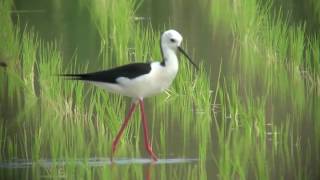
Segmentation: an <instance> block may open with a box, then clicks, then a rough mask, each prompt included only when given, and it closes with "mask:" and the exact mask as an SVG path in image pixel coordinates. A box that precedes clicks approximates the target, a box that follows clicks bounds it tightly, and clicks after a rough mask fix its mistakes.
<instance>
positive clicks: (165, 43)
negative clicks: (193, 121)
mask: <svg viewBox="0 0 320 180" xmlns="http://www.w3.org/2000/svg"><path fill="white" fill-rule="evenodd" d="M182 39H183V38H182V36H181V34H180V33H178V32H177V31H176V30H173V29H170V30H168V31H165V32H164V33H163V34H162V36H161V53H162V56H163V58H164V59H166V57H165V56H166V54H167V52H168V51H169V52H170V51H174V54H175V53H176V52H177V50H179V51H180V52H181V53H182V54H183V55H185V56H186V58H187V59H188V60H189V61H190V63H191V64H193V65H194V66H195V67H196V68H198V67H197V65H196V64H195V63H194V62H193V61H192V60H191V58H190V56H189V55H188V54H187V53H186V52H185V51H184V50H183V48H182V47H181V43H182ZM174 56H176V55H174Z"/></svg>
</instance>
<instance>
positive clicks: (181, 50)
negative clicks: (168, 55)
mask: <svg viewBox="0 0 320 180" xmlns="http://www.w3.org/2000/svg"><path fill="white" fill-rule="evenodd" d="M178 49H179V51H180V52H181V53H182V54H183V55H184V56H185V57H186V58H187V59H188V60H189V62H190V63H191V64H192V65H194V67H195V68H196V69H197V70H198V69H199V68H198V66H197V65H196V64H195V63H194V62H193V61H192V60H191V58H190V56H189V55H188V54H187V53H186V52H185V51H184V50H183V49H182V47H180V46H178Z"/></svg>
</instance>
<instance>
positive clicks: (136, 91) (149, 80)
mask: <svg viewBox="0 0 320 180" xmlns="http://www.w3.org/2000/svg"><path fill="white" fill-rule="evenodd" d="M174 77H175V76H168V75H161V74H155V73H151V74H146V75H143V76H140V77H138V78H135V79H128V78H119V80H118V82H119V86H121V87H122V89H123V90H122V94H123V95H126V96H130V97H137V98H143V97H148V96H152V95H155V94H158V93H160V92H162V91H164V90H165V89H167V88H168V87H169V86H170V85H171V83H172V81H173V79H174Z"/></svg>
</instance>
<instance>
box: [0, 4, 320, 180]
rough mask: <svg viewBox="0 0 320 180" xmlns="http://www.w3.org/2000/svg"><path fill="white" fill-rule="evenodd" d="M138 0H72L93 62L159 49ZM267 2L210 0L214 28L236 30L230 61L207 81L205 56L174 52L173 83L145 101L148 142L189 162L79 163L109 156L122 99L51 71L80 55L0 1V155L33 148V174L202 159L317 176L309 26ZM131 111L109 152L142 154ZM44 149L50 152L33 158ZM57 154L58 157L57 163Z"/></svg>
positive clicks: (135, 173) (247, 169)
mask: <svg viewBox="0 0 320 180" xmlns="http://www.w3.org/2000/svg"><path fill="white" fill-rule="evenodd" d="M139 3H141V2H140V1H135V0H130V1H125V0H120V1H117V2H115V1H107V0H102V1H101V0H99V1H88V0H82V1H81V7H82V8H83V10H86V11H89V14H90V16H91V19H92V21H93V22H94V24H95V26H96V29H97V30H98V32H99V35H100V40H101V51H100V56H99V59H98V60H96V61H97V62H96V63H97V64H99V65H100V66H102V67H103V69H106V68H110V67H113V66H116V65H122V64H126V63H130V62H135V61H140V60H149V59H151V57H153V58H154V59H160V57H161V54H160V51H159V38H160V32H159V31H157V30H154V29H152V27H151V26H150V25H146V26H143V25H142V24H141V23H140V22H138V21H136V20H135V17H134V15H135V11H136V9H137V8H138V7H139ZM271 5H272V4H271V1H270V2H269V1H268V2H267V3H265V4H261V3H260V2H258V1H257V0H245V1H243V2H241V3H239V2H236V1H232V2H231V1H222V0H217V1H214V2H213V3H212V9H211V11H212V21H213V22H214V28H213V31H216V30H217V28H221V29H223V31H224V32H225V34H227V35H226V36H225V37H227V36H228V35H230V34H231V35H232V37H233V39H234V42H233V44H234V45H233V49H232V50H231V52H230V53H232V55H231V62H232V63H231V64H232V65H231V66H230V67H228V69H231V71H230V72H228V73H224V72H222V73H219V78H218V83H217V85H216V87H215V90H214V91H212V90H211V87H213V86H214V85H213V83H212V82H210V81H211V80H210V79H209V78H208V77H209V76H208V74H210V73H208V72H207V71H205V70H204V69H206V68H205V64H201V65H200V69H199V71H196V70H195V69H193V67H192V66H190V65H189V64H187V63H185V62H186V61H184V59H183V58H182V60H181V64H180V70H179V74H178V76H177V79H176V80H175V82H174V84H173V87H172V88H170V89H169V90H168V91H167V92H166V93H163V94H162V95H159V96H157V97H154V98H151V99H150V100H148V101H147V104H148V106H147V108H148V109H149V111H148V117H149V119H150V121H149V126H150V130H151V133H152V137H151V139H152V144H153V149H154V150H155V151H156V152H159V153H160V154H159V156H160V158H177V157H181V158H190V157H191V158H197V159H199V163H197V164H196V165H192V164H191V165H190V164H182V165H176V166H174V168H168V166H166V165H159V166H158V165H153V164H151V165H145V166H137V165H133V166H130V165H123V166H116V167H111V168H109V166H102V167H90V165H89V164H88V163H89V159H90V158H94V157H109V155H110V149H111V148H110V145H111V141H112V138H113V137H114V136H115V134H116V133H117V129H118V128H119V126H120V124H121V123H122V118H123V117H124V115H125V111H126V107H127V106H128V105H127V103H124V102H125V99H124V98H123V97H120V96H114V95H111V94H108V93H105V91H104V90H102V89H98V88H93V87H91V86H89V85H87V84H84V83H82V82H75V81H66V80H64V79H60V78H58V77H57V76H56V74H60V73H66V72H67V73H78V72H86V71H91V70H92V69H90V68H91V67H90V64H89V63H90V62H88V64H79V62H78V60H77V55H75V56H74V57H73V58H72V59H70V60H69V61H72V63H69V64H68V65H69V67H65V60H64V59H63V56H62V54H61V50H60V47H59V43H57V42H44V41H43V40H41V38H39V37H38V36H37V34H36V30H34V29H32V28H29V27H24V28H22V30H20V29H21V28H20V27H17V26H14V25H13V23H12V21H11V19H10V9H11V6H12V1H11V0H4V1H2V2H0V22H1V23H0V24H3V25H4V26H3V27H4V28H5V29H2V30H1V31H0V40H1V41H0V58H4V59H5V60H7V62H8V68H7V69H6V70H3V69H0V81H1V82H5V83H6V85H5V86H1V87H0V92H1V94H0V100H1V102H5V103H6V105H7V106H8V107H9V108H7V109H8V112H4V110H3V109H4V108H3V105H2V106H1V114H2V115H4V116H1V117H0V120H1V121H0V122H1V124H0V140H1V141H0V149H1V156H0V161H1V162H5V161H11V160H13V159H28V160H32V161H33V162H36V164H35V165H33V166H32V175H31V176H33V177H37V178H72V179H75V178H77V179H78V178H80V179H97V178H98V179H102V178H103V179H106V178H110V177H111V178H112V179H142V178H144V177H145V178H148V177H151V178H158V177H159V179H180V177H181V176H182V177H184V178H185V179H209V178H212V175H211V174H210V172H212V171H213V172H215V173H214V175H213V177H218V178H219V179H250V178H254V179H312V178H314V177H319V172H318V171H317V170H318V169H319V168H320V165H319V162H320V156H319V150H320V143H319V142H320V139H319V138H320V131H319V129H320V123H319V121H318V119H319V117H320V114H319V112H318V108H319V106H320V104H319V102H320V101H319V88H320V87H319V86H320V78H319V72H320V70H319V68H320V65H319V64H320V63H319V58H320V48H319V38H318V37H317V36H313V37H310V36H308V35H307V34H306V32H305V31H306V30H305V29H306V27H305V24H299V25H290V24H289V23H288V21H287V19H286V18H284V17H283V16H281V15H280V14H282V13H279V15H278V14H277V15H271ZM222 9H223V11H222ZM219 32H221V30H220V31H219ZM186 39H187V38H186ZM1 42H8V43H1ZM146 52H149V54H146ZM223 60H224V59H222V62H223ZM224 65H225V64H224V63H222V67H221V69H224V68H223V66H224ZM213 102H214V103H215V104H213ZM149 104H150V106H149ZM212 108H213V109H212ZM10 109H14V110H10ZM11 111H12V112H11ZM9 120H10V121H9ZM139 121H140V115H139V111H138V110H137V112H135V114H134V116H133V119H132V121H131V123H130V124H129V127H128V130H127V131H126V132H125V134H124V137H123V140H122V142H121V143H120V145H119V149H118V152H117V155H116V156H117V157H147V155H146V153H145V152H144V148H143V146H142V141H141V140H140V139H141V138H142V137H141V129H140V123H139ZM305 131H308V133H307V134H306V133H305ZM139 136H140V137H139ZM46 159H50V160H51V161H52V162H53V163H56V164H54V165H52V166H50V167H43V165H42V164H41V162H42V161H41V160H44V161H45V160H46ZM79 159H81V160H82V161H81V164H80V165H79V162H78V161H77V160H79ZM59 160H66V161H67V162H68V163H67V164H65V165H64V166H61V164H59ZM212 161H214V164H213V163H211V162H212ZM154 166H156V169H157V171H154V168H155V167H154ZM308 167H312V168H308ZM0 172H4V171H3V170H0ZM14 172H15V171H12V172H10V173H8V174H6V175H7V177H14ZM11 173H12V174H11ZM26 174H27V173H26ZM27 175H28V174H27ZM4 176H5V175H4Z"/></svg>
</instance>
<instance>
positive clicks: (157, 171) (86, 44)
mask: <svg viewBox="0 0 320 180" xmlns="http://www.w3.org/2000/svg"><path fill="white" fill-rule="evenodd" d="M275 2H278V1H275ZM290 2H291V3H292V4H294V6H285V7H286V8H285V10H284V12H285V13H286V12H290V11H292V10H294V16H293V18H292V19H291V21H290V23H292V24H295V23H298V22H300V21H301V19H305V20H309V19H308V18H305V17H308V16H311V15H308V14H307V13H308V12H306V11H305V9H301V12H300V13H299V12H297V11H296V10H297V6H298V5H297V4H299V3H297V2H298V1H290ZM279 4H281V3H279ZM279 4H277V3H276V4H275V7H278V6H279ZM209 7H210V2H208V1H205V0H202V1H193V0H186V1H170V0H165V1H156V0H145V1H144V2H143V3H142V4H141V7H140V8H139V9H138V11H137V13H136V18H137V19H138V20H137V21H139V22H140V23H142V24H143V25H145V26H147V24H148V23H151V25H152V27H153V28H154V29H156V30H160V31H162V30H163V29H164V28H163V27H164V25H165V27H166V28H173V29H177V30H178V31H179V32H181V33H182V35H183V37H184V41H185V43H186V44H187V50H188V51H189V53H191V54H192V56H193V59H194V60H195V61H196V62H197V63H200V62H203V63H204V64H205V68H206V69H207V70H210V72H211V73H210V74H209V75H210V78H209V79H210V81H211V83H210V84H211V89H212V90H215V89H216V85H217V80H218V76H219V71H220V64H221V63H222V67H221V76H224V77H226V79H228V78H230V79H236V80H235V81H237V82H239V86H240V89H241V88H243V89H245V88H246V86H247V84H246V83H245V81H247V79H246V77H243V76H241V75H243V74H241V75H240V74H239V75H236V76H235V75H234V74H235V72H234V69H232V68H231V64H232V63H231V59H232V48H234V46H236V45H234V44H235V42H234V38H233V37H232V35H231V33H230V31H227V30H226V29H225V28H222V27H220V26H216V25H215V24H214V23H212V22H210V21H211V20H210V18H209V17H208V16H209V15H208V14H209V11H210V9H209ZM14 8H15V9H16V10H17V11H14V12H13V13H12V18H13V20H14V21H15V23H17V22H19V23H20V26H21V29H23V28H24V27H25V25H26V24H28V27H34V29H35V30H36V32H37V33H39V37H40V38H42V39H44V40H48V41H51V40H58V41H59V44H61V48H60V49H59V50H61V51H62V56H63V59H64V61H65V63H66V64H67V65H68V64H71V63H70V61H71V60H73V59H72V57H74V56H75V55H76V56H77V59H78V62H77V63H78V65H79V66H81V65H87V64H89V65H88V70H89V71H95V70H97V69H101V67H100V64H99V63H97V61H95V60H96V59H98V58H101V57H99V56H98V54H99V51H100V37H99V32H98V30H97V28H96V27H95V25H94V23H93V22H92V19H90V13H89V12H88V10H87V9H85V8H84V9H83V8H80V7H79V1H75V0H71V1H41V0H29V1H24V0H15V6H14ZM291 8H292V9H291ZM299 14H300V16H299ZM17 15H18V16H19V18H17ZM295 20H296V21H295ZM309 24H311V25H310V26H308V32H309V33H314V31H312V29H313V27H318V26H317V25H318V23H317V22H310V23H309ZM186 44H184V45H186ZM239 54H240V53H239ZM237 55H238V54H237ZM236 59H237V58H236ZM88 62H90V63H88ZM0 73H3V72H0ZM3 74H4V73H3ZM209 75H208V76H209ZM257 79H258V81H259V77H257ZM293 79H294V78H293ZM228 80H229V79H228ZM284 82H285V81H284ZM228 83H229V81H228ZM259 83H260V82H258V83H253V92H252V94H249V95H248V94H245V93H243V94H242V95H243V96H242V97H240V98H239V99H240V100H239V101H241V100H242V99H244V98H247V97H248V96H250V97H253V99H254V98H257V99H259V97H260V96H261V95H262V96H263V92H264V91H263V89H262V88H261V86H260V85H261V84H259ZM295 83H296V81H293V83H292V84H289V85H287V84H285V85H283V87H284V89H285V90H282V89H275V90H274V92H275V93H274V94H277V95H278V93H279V94H281V93H282V92H283V91H284V92H285V93H284V94H287V96H288V98H287V97H284V96H282V98H283V99H282V98H279V96H276V95H274V96H272V95H271V97H268V99H267V100H266V101H265V103H266V104H264V105H265V107H263V108H261V109H259V110H261V111H262V112H261V114H258V115H252V114H249V113H250V110H248V114H237V113H238V112H235V113H234V114H232V112H231V110H230V112H229V111H228V112H227V111H226V112H225V111H224V110H223V108H222V107H221V106H220V104H215V105H212V106H213V107H212V109H213V110H214V111H216V112H217V114H216V116H217V117H218V120H221V121H218V122H214V123H212V124H210V123H208V124H201V123H203V122H205V121H206V119H208V117H205V116H207V115H208V114H209V115H211V113H208V114H207V113H206V112H205V107H201V105H199V104H198V106H197V105H195V104H196V103H197V102H196V101H195V100H194V101H195V102H193V100H190V101H192V104H190V103H189V101H188V102H187V103H186V104H184V103H185V102H184V101H183V99H189V98H190V99H191V98H192V97H189V96H188V95H180V96H178V98H176V99H174V100H172V99H170V98H168V99H169V100H168V101H161V100H159V101H158V100H157V99H156V100H151V101H150V102H157V103H158V104H156V103H154V104H151V103H150V105H149V104H148V106H147V110H148V119H149V120H150V121H149V126H150V127H151V128H150V131H151V133H152V134H153V141H152V143H153V145H154V147H155V149H156V153H161V159H159V161H157V162H155V163H154V162H152V161H151V160H150V159H148V158H137V157H141V156H142V157H147V155H146V153H145V150H144V148H143V146H142V143H141V142H142V135H141V132H136V131H135V130H132V129H134V128H132V129H130V130H131V131H130V130H129V133H131V134H136V135H134V136H133V137H132V139H130V140H131V141H132V142H133V143H132V144H135V142H138V143H137V144H138V145H140V146H139V147H132V146H134V145H132V144H127V146H129V147H130V148H128V149H121V148H120V152H119V154H117V155H116V159H115V161H114V163H111V161H110V159H109V158H108V156H107V155H106V156H102V155H101V154H104V153H103V152H105V149H106V148H107V147H108V145H109V144H108V143H109V142H106V143H105V144H103V145H102V146H106V147H105V148H103V147H99V148H100V149H99V150H97V153H100V154H99V157H92V156H89V157H92V158H86V159H83V158H81V156H82V155H81V154H80V155H79V154H77V155H75V156H76V157H77V158H74V159H72V158H70V159H63V158H62V159H57V160H53V159H46V158H44V157H48V156H50V154H45V153H44V155H43V154H42V155H43V157H42V156H40V157H39V160H29V159H19V158H16V159H14V158H13V159H10V160H7V161H1V162H0V177H4V178H7V179H21V178H23V179H25V178H29V179H41V178H57V179H60V178H63V179H74V178H76V177H77V178H82V179H90V178H91V179H105V178H110V177H111V179H215V178H221V179H228V178H226V177H237V179H244V178H243V175H242V174H241V172H242V171H241V170H238V169H241V166H243V165H245V168H244V169H245V171H247V174H246V175H247V176H244V177H247V178H248V179H255V178H257V177H256V176H254V175H253V174H255V173H256V172H254V170H256V169H255V167H256V166H259V165H260V166H261V164H264V163H265V162H266V161H267V160H268V161H271V162H276V161H278V160H279V164H272V163H270V164H271V165H270V170H269V169H268V167H264V166H263V167H264V168H265V169H267V170H265V171H267V172H269V173H270V174H271V175H269V176H267V175H266V176H265V177H266V178H267V177H269V178H270V179H272V178H273V177H274V179H277V178H279V176H278V175H279V174H282V175H283V176H282V177H287V178H295V177H293V175H292V174H294V173H293V172H295V171H297V169H303V168H305V167H308V166H310V164H309V163H304V161H306V162H309V161H308V160H309V159H313V158H317V157H318V155H317V149H313V148H309V147H312V146H313V142H312V140H313V139H317V138H315V137H311V140H310V139H309V136H313V135H314V134H313V133H314V129H313V127H314V122H315V120H316V119H317V118H319V114H318V112H317V109H319V107H320V103H319V94H317V92H316V91H314V89H311V90H310V89H308V88H305V87H304V86H299V85H300V84H298V85H296V84H295ZM293 87H295V88H294V89H295V90H296V89H298V90H300V88H301V89H302V90H301V91H299V92H297V93H296V94H294V93H293V95H296V96H293V97H294V98H293V99H290V98H291V96H290V95H291V94H290V93H291V92H292V91H290V88H293ZM89 88H90V87H88V89H89ZM243 89H241V90H243ZM88 92H89V91H88ZM37 94H39V93H37ZM239 94H241V92H240V93H239ZM107 96H108V95H107ZM230 96H231V95H230ZM297 96H299V97H302V98H301V99H302V100H301V99H299V98H297ZM231 97H232V96H231ZM104 98H105V97H104V96H103V97H102V98H101V99H102V100H101V101H102V103H103V102H104V101H105V100H110V99H104ZM263 98H264V97H262V98H261V99H262V100H261V101H262V102H264V101H263ZM231 99H232V98H231ZM288 99H289V100H288ZM86 100H87V99H86ZM86 100H84V102H83V103H87V102H86ZM259 100H260V99H259ZM259 100H258V102H259ZM16 101H18V102H19V100H16ZM39 101H41V99H40V100H39ZM8 102H9V101H8ZM20 103H21V102H20ZM22 103H23V102H22ZM33 103H34V104H33ZM37 103H38V102H31V103H30V104H31V105H30V108H28V109H27V110H25V111H23V112H21V114H22V115H21V116H22V117H24V115H25V114H27V116H28V115H29V114H30V117H32V118H39V119H41V118H43V117H44V118H45V117H46V118H48V117H49V118H51V116H54V114H48V115H45V114H42V110H41V108H38V106H36V105H35V104H37ZM100 103H101V102H100ZM219 103H220V102H219ZM299 103H300V104H299ZM17 104H19V103H17ZM159 104H160V105H159ZM163 104H165V105H163ZM226 104H228V103H226ZM230 104H232V103H230ZM32 105H34V106H32ZM68 105H69V104H66V108H68ZM70 106H75V105H74V104H72V105H70ZM177 106H178V107H177ZM230 106H231V105H230ZM258 106H260V104H259V103H256V104H254V103H253V107H258ZM0 107H1V111H0V112H1V115H2V117H1V118H2V119H5V123H6V127H8V129H9V130H8V131H12V132H9V134H10V133H12V134H15V133H16V132H15V129H14V127H15V126H17V127H20V124H18V125H16V124H13V123H10V122H12V121H13V120H17V121H18V122H19V123H21V124H23V123H22V122H23V121H22V120H21V119H19V116H17V115H16V114H19V113H20V112H19V113H16V112H14V110H13V109H17V110H18V111H19V109H20V106H19V105H18V107H15V105H14V103H13V105H10V106H4V105H2V106H0ZM12 107H15V108H12ZM85 107H89V106H85ZM43 108H46V107H43ZM49 108H50V106H49ZM121 108H122V109H124V108H123V106H121ZM210 109H211V107H210ZM221 109H222V110H221ZM254 110H255V109H254ZM221 111H222V112H221ZM291 112H293V113H291ZM295 112H296V113H295ZM223 113H225V114H223ZM124 114H125V113H124V112H118V114H117V115H116V116H117V117H118V119H121V118H122V115H124ZM135 114H136V115H135V119H134V120H133V121H134V124H135V125H134V127H136V126H139V123H140V121H138V119H139V117H138V114H139V113H138V112H135ZM104 115H105V116H104V118H105V119H108V115H109V114H104ZM234 115H235V116H236V118H235V119H236V120H237V122H236V123H239V129H240V130H239V132H238V134H235V135H234V136H241V137H242V136H243V137H246V135H247V134H246V132H252V131H254V133H253V134H254V135H253V136H255V135H256V136H258V134H259V132H261V131H262V132H264V130H263V128H265V129H266V134H265V136H267V138H266V139H267V141H266V147H265V149H263V148H261V147H264V146H263V145H262V146H259V145H260V143H261V142H263V140H264V139H262V140H260V139H258V140H257V139H250V138H248V142H250V143H248V144H250V145H251V146H255V145H257V147H256V149H255V147H253V148H252V149H253V151H248V153H252V155H248V154H247V153H246V152H242V150H245V149H246V148H241V146H245V145H246V143H245V142H243V141H240V142H237V141H236V138H235V137H233V136H232V135H230V134H232V133H230V134H228V133H226V134H227V135H230V137H228V136H227V135H226V138H225V139H224V138H221V134H224V133H221V132H218V130H217V129H218V128H217V126H218V125H220V126H223V128H221V129H222V130H227V129H228V128H230V129H232V128H234V127H233V125H232V124H233V121H231V120H232V119H233V118H234ZM47 116H48V117H47ZM251 116H252V117H251ZM260 116H263V117H266V124H264V125H260V124H259V122H258V121H257V122H256V123H255V124H254V126H252V127H251V126H250V127H249V128H248V129H249V130H248V129H246V127H245V125H244V124H245V123H246V122H243V121H241V120H242V119H245V120H246V119H259V117H260ZM300 116H301V117H300ZM293 117H300V118H301V119H303V121H302V122H301V128H299V129H298V128H297V129H290V128H293V127H291V126H290V124H291V123H292V124H293V122H290V120H292V119H294V118H293ZM210 118H212V119H214V117H210ZM66 120H69V119H68V118H66ZM168 120H169V121H168ZM184 120H185V121H187V122H190V124H187V123H183V121H184ZM119 121H120V120H119ZM269 121H270V122H269ZM285 121H287V122H288V123H287V124H286V123H283V122H285ZM96 123H97V125H96V126H97V127H99V124H98V123H99V122H96ZM241 123H243V124H241ZM299 123H300V122H299ZM299 123H297V124H299ZM199 124H201V125H199ZM283 124H284V125H283ZM108 125H109V124H108ZM21 126H22V125H21ZM224 126H225V127H224ZM237 126H238V124H237ZM295 126H296V125H295ZM205 127H207V128H208V129H210V131H209V132H208V133H209V135H207V134H201V133H202V131H201V130H203V132H205V130H204V128H205ZM286 127H290V128H287V129H286ZM26 128H28V126H26ZM97 129H98V128H97ZM102 129H103V128H102ZM136 129H139V128H136ZM163 129H164V130H163ZM199 129H200V131H199ZM279 129H281V130H283V129H284V130H283V133H282V134H279V133H278V131H280V130H279ZM99 130H101V129H98V130H97V131H99ZM140 131H141V129H140ZM230 132H233V130H231V131H230ZM90 133H92V132H89V133H88V134H89V135H88V136H89V137H85V138H87V139H90V138H92V136H93V137H94V135H92V134H90ZM94 133H96V132H94ZM139 133H140V134H139ZM161 133H165V134H166V135H165V136H164V135H163V134H161ZM220 133H221V134H220ZM255 133H256V134H255ZM21 134H22V133H21ZM97 134H98V133H97ZM277 136H279V137H277ZM280 136H285V137H284V138H283V139H286V140H288V142H290V143H288V144H290V146H289V147H287V146H286V145H285V143H286V142H282V141H280V140H278V139H277V138H279V139H281V137H280ZM296 136H298V137H299V141H297V142H294V141H295V139H293V138H292V137H296ZM18 137H19V136H18ZM163 137H165V139H161V138H163ZM202 137H205V138H202ZM103 138H105V137H103ZM219 138H221V139H223V140H225V144H224V142H219ZM233 138H234V141H235V142H233V141H232V139H233ZM290 138H291V139H290ZM13 139H14V138H13ZM138 139H140V144H139V140H138ZM230 139H231V140H230ZM90 140H91V139H90ZM90 140H88V141H89V142H90V143H91V144H89V146H95V144H94V142H95V141H94V140H92V142H91V141H90ZM88 141H85V140H84V142H88ZM226 141H231V142H232V143H230V144H232V146H229V144H228V143H229V142H228V143H227V142H226ZM68 143H70V142H68ZM71 143H72V142H71ZM243 144H244V145H243ZM294 144H299V145H301V144H302V147H303V148H301V149H295V148H294ZM201 145H203V146H201ZM227 145H228V146H227ZM26 146H27V145H26ZM75 146H76V144H75ZM124 146H125V145H124ZM282 146H283V147H284V148H283V152H282V154H281V153H279V154H276V153H275V149H280V148H281V147H282ZM236 147H239V149H240V151H241V152H239V153H238V152H237V151H236V150H235V152H236V153H238V154H233V150H234V149H236ZM297 147H298V146H297ZM299 147H300V146H299ZM28 148H30V147H27V148H26V150H23V149H21V150H19V152H17V153H18V154H19V153H20V154H23V155H24V154H27V152H28V150H29V149H28ZM201 148H202V149H201ZM260 148H261V149H260ZM7 149H9V147H7ZM97 149H98V148H97ZM101 149H102V150H101ZM203 149H205V150H203ZM247 149H249V148H247ZM201 150H202V151H204V152H205V153H200V151H201ZM20 151H21V152H20ZM57 151H58V150H57ZM101 151H103V152H102V153H101ZM264 151H265V152H264ZM281 151H282V150H281ZM129 152H130V153H131V152H132V154H130V153H129ZM228 152H230V154H231V155H230V154H228ZM255 152H261V154H259V155H265V158H264V157H263V158H261V159H259V158H257V159H258V160H260V161H259V162H258V161H255V162H249V161H250V160H248V159H249V158H248V159H246V158H247V157H253V156H258V155H257V154H254V153H255ZM295 152H298V153H295ZM95 153H96V152H95ZM273 153H274V154H276V155H274V154H273ZM290 153H292V154H290ZM88 154H89V153H88V152H85V153H83V156H88ZM202 154H205V156H204V158H201V157H200V156H201V155H202ZM297 154H298V155H297ZM300 154H310V156H306V157H304V156H302V157H301V156H299V155H300ZM229 156H230V157H231V158H230V157H229ZM233 156H237V157H239V158H235V159H236V160H239V162H234V161H233V159H232V157H233ZM290 156H291V158H290ZM296 156H297V157H296ZM79 157H80V158H79ZM124 157H125V158H124ZM128 157H132V158H128ZM178 157H181V158H178ZM188 157H190V158H188ZM288 157H289V158H288ZM228 158H230V159H228ZM242 158H243V159H242ZM4 159H5V158H4ZM276 159H278V160H276ZM301 159H302V160H301ZM231 161H233V162H231ZM247 161H248V163H246V162H247ZM243 162H245V163H243ZM224 163H225V164H224ZM241 163H243V164H241ZM229 164H232V167H231V166H230V168H228V167H229ZM290 164H294V165H292V166H291V165H290ZM306 164H307V165H308V166H307V165H306ZM285 165H286V167H288V168H282V167H281V166H285ZM266 166H267V165H266ZM278 166H279V167H278ZM314 167H318V166H317V165H315V166H314ZM237 168H238V169H237ZM264 168H259V170H261V172H259V173H261V174H263V172H264V171H263V170H264ZM229 169H231V170H230V171H228V170H229ZM306 172H309V171H306ZM228 173H229V174H233V175H232V176H231V175H230V176H224V175H225V174H228ZM266 174H268V173H266ZM306 174H307V175H306V176H302V177H315V176H316V175H317V172H316V170H315V169H313V168H311V170H310V174H311V175H309V174H308V173H306ZM258 177H264V176H263V175H261V176H258Z"/></svg>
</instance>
